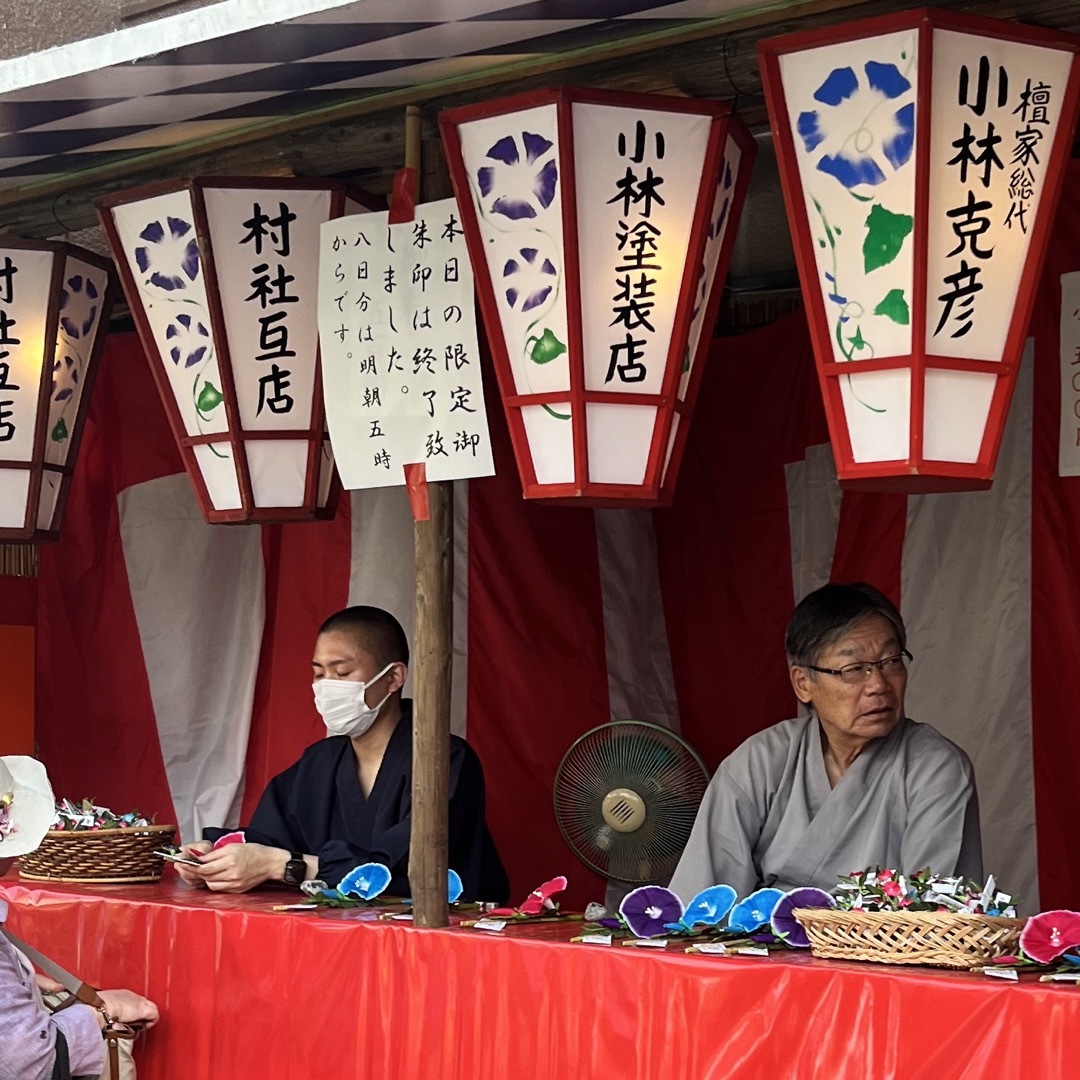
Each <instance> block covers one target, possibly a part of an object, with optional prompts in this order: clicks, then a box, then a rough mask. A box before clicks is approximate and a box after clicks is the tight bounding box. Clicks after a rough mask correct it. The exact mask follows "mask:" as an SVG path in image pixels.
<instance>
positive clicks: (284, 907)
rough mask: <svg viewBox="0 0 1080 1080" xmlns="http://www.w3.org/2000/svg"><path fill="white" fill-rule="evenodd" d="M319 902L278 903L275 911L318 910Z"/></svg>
mask: <svg viewBox="0 0 1080 1080" xmlns="http://www.w3.org/2000/svg"><path fill="white" fill-rule="evenodd" d="M318 908H319V905H318V904H278V906H277V907H275V908H274V910H275V911H317V910H318Z"/></svg>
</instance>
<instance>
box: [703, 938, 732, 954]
mask: <svg viewBox="0 0 1080 1080" xmlns="http://www.w3.org/2000/svg"><path fill="white" fill-rule="evenodd" d="M697 951H698V952H701V953H708V954H710V955H711V956H723V955H724V954H725V953H726V952H728V947H727V946H726V945H725V944H724V943H723V942H722V941H707V942H706V943H705V944H704V945H698V946H697Z"/></svg>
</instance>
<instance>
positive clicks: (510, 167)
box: [476, 131, 559, 221]
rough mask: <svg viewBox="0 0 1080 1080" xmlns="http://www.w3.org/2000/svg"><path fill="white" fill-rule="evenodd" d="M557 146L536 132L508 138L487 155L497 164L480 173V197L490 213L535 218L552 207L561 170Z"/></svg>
mask: <svg viewBox="0 0 1080 1080" xmlns="http://www.w3.org/2000/svg"><path fill="white" fill-rule="evenodd" d="M553 149H554V144H553V143H552V142H551V140H549V139H545V138H544V136H543V135H538V134H537V133H536V132H533V131H521V132H516V133H514V134H510V135H504V136H503V137H502V138H501V139H499V140H498V141H497V142H496V143H495V144H494V145H493V146H492V147H491V148H490V149H489V150H488V152H487V155H486V158H487V160H488V161H489V162H492V163H493V164H487V165H483V166H481V167H480V168H479V169H477V171H476V182H477V185H478V186H479V188H480V194H481V195H482V196H483V197H484V199H485V200H486V205H487V208H488V210H489V212H490V213H492V214H501V215H502V216H503V217H507V218H509V219H510V220H511V221H520V220H521V219H522V218H535V217H536V216H537V215H538V214H539V213H540V212H541V211H544V210H546V209H547V208H548V207H549V206H551V203H552V200H553V199H554V198H555V185H556V184H557V183H558V179H559V167H558V165H557V164H556V162H555V158H554V155H553V153H552V151H553Z"/></svg>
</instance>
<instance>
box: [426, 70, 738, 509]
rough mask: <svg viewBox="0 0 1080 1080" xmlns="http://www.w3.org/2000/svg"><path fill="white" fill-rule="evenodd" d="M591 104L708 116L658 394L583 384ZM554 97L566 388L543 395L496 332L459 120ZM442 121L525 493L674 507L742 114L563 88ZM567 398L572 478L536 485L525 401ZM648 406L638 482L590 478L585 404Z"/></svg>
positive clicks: (722, 267) (728, 233)
mask: <svg viewBox="0 0 1080 1080" xmlns="http://www.w3.org/2000/svg"><path fill="white" fill-rule="evenodd" d="M578 103H580V104H597V105H608V106H616V107H626V108H633V109H640V110H642V111H664V112H681V113H696V114H699V115H705V116H709V117H711V118H712V126H711V131H710V135H709V142H708V149H707V152H706V155H705V161H704V166H703V168H702V177H701V181H700V183H699V186H698V192H697V198H696V203H695V206H694V211H693V223H692V226H691V230H690V238H691V246H690V250H689V251H688V253H687V256H686V260H685V262H684V264H683V270H682V275H681V280H680V285H679V300H678V306H677V308H676V315H675V321H674V325H673V327H672V334H671V340H670V343H669V346H668V351H667V357H666V360H665V372H664V379H663V384H662V389H661V391H660V393H658V394H634V393H627V392H625V391H621V392H620V391H604V390H588V389H586V388H585V363H584V355H583V344H582V314H581V307H580V280H581V268H580V262H579V260H580V255H579V243H578V206H577V198H576V186H575V165H574V123H573V117H572V108H573V106H574V105H575V104H578ZM550 104H554V105H555V106H556V108H557V110H558V112H557V115H558V131H559V158H558V160H559V175H560V177H561V180H562V184H563V192H562V229H563V257H564V265H565V266H566V271H567V273H566V280H567V296H568V302H567V316H568V337H569V340H568V343H567V344H568V352H569V368H570V386H569V389H568V390H555V391H546V392H543V393H520V392H519V391H518V388H517V385H516V383H515V379H514V373H513V370H512V367H511V362H510V356H509V351H508V348H507V344H506V340H505V337H504V334H503V331H502V325H501V321H500V317H499V309H498V304H497V301H496V298H495V287H494V283H493V281H492V278H491V275H490V273H489V271H488V267H487V262H486V257H485V253H484V241H483V238H482V236H481V233H480V225H479V221H478V217H477V213H476V208H475V206H474V203H473V198H472V194H471V190H470V186H469V177H468V170H467V167H466V165H465V161H464V158H463V154H462V144H461V138H460V135H459V133H458V126H459V125H461V124H465V123H468V122H470V121H473V120H478V119H484V118H488V117H496V116H503V115H508V114H512V113H516V112H521V111H524V110H527V109H532V108H535V107H537V106H541V105H550ZM439 128H440V131H441V133H442V139H443V146H444V148H445V150H446V158H447V163H448V166H449V169H450V178H451V181H452V183H453V188H454V194H455V196H456V198H457V204H458V209H459V212H460V214H461V218H462V226H463V228H464V230H465V239H466V242H467V244H468V249H469V256H470V259H471V262H472V265H473V272H474V274H475V278H476V290H477V296H478V301H479V306H480V311H481V315H482V318H483V322H484V327H485V329H486V332H487V340H488V345H489V348H490V350H491V355H492V359H493V361H494V366H495V373H496V376H497V378H498V384H499V394H500V397H501V398H502V402H503V408H504V410H505V413H506V419H507V424H508V426H509V429H510V437H511V441H512V443H513V447H514V456H515V458H516V460H517V466H518V472H519V475H520V477H521V484H522V493H523V495H524V497H525V498H526V499H545V500H547V501H554V502H557V503H562V504H564V505H573V506H598V507H619V506H623V507H634V506H636V507H641V506H665V505H670V503H671V501H672V498H673V497H674V489H675V484H676V481H677V479H678V474H679V466H680V463H681V461H682V456H683V452H684V450H685V447H686V438H687V435H688V433H689V429H690V419H691V417H692V414H693V411H694V405H695V403H696V401H697V395H698V391H699V388H700V385H701V378H702V375H703V372H704V369H705V359H706V355H707V353H708V351H709V348H710V346H711V343H712V331H713V327H714V324H715V321H716V315H717V311H718V309H719V305H720V299H721V296H722V294H723V288H724V282H725V280H726V278H727V270H728V265H729V263H730V261H731V252H732V248H733V246H734V242H735V235H736V233H737V231H738V222H739V219H740V217H741V214H742V208H743V204H744V202H745V199H746V192H747V188H748V187H749V183H750V173H751V171H752V169H753V163H754V158H755V156H756V154H757V145H756V143H755V142H754V139H753V137H752V136H751V134H750V132H749V130H748V129H747V128H746V126H745V125H744V124H743V122H742V121H741V120H740V119H739V118H738V117H737V116H735V115H734V114H733V113H732V112H731V110H730V108H729V107H728V106H727V105H725V104H722V103H719V102H708V101H701V100H697V99H692V98H679V97H668V96H664V95H657V94H632V93H623V92H618V91H605V90H593V89H580V88H571V87H563V88H558V89H548V90H538V91H530V92H526V93H523V94H517V95H514V96H512V97H508V98H502V99H499V100H495V101H487V102H481V103H478V104H476V105H467V106H463V107H461V108H456V109H449V110H446V111H444V112H442V113H440V115H439ZM729 137H730V138H731V139H732V140H733V141H734V142H735V144H736V145H737V147H738V149H739V151H740V152H741V158H740V162H739V167H738V172H737V175H736V177H735V180H734V183H733V187H732V194H731V203H730V207H729V209H728V215H729V216H728V224H727V228H726V230H725V233H724V237H723V241H722V243H721V247H720V251H719V256H718V261H717V265H716V271H715V275H714V277H713V282H712V286H711V288H710V290H709V293H708V296H707V297H706V299H705V314H704V321H703V323H702V326H701V332H700V335H699V337H698V342H697V346H696V349H695V352H694V356H693V357H692V359H691V366H690V377H689V380H688V383H687V387H686V392H685V396H684V397H683V398H682V399H681V400H680V399H679V397H678V387H679V379H680V374H681V368H682V364H683V359H684V356H685V353H686V349H687V346H688V335H689V332H690V328H691V321H692V314H693V304H694V294H695V292H696V288H697V274H698V270H699V268H700V267H701V266H702V264H703V259H704V255H705V249H706V241H707V235H706V227H707V225H708V224H709V218H710V215H711V211H712V207H713V201H714V198H715V193H716V180H717V178H718V174H719V171H720V168H721V165H722V164H723V160H724V151H725V147H726V144H727V139H728V138H729ZM566 402H569V403H570V405H571V424H572V429H573V450H574V481H573V482H565V483H540V482H539V481H538V480H537V476H536V469H535V466H534V462H533V457H532V453H531V452H530V443H529V438H528V434H527V432H526V428H525V423H524V420H523V418H522V409H523V408H524V407H527V406H530V405H555V404H558V403H566ZM589 403H601V404H605V405H635V406H653V407H655V408H656V409H657V418H656V423H655V424H654V427H653V432H652V437H651V444H650V449H649V456H648V463H647V466H646V469H645V476H644V482H643V483H642V484H640V485H638V484H616V483H600V482H596V481H592V480H590V479H589V450H588V433H587V414H586V405H588V404H589ZM675 416H678V417H679V424H678V429H677V431H676V435H675V439H674V442H673V443H672V445H671V450H670V454H668V443H669V439H670V434H671V427H672V424H673V423H674V418H675Z"/></svg>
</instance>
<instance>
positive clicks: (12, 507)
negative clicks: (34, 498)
mask: <svg viewBox="0 0 1080 1080" xmlns="http://www.w3.org/2000/svg"><path fill="white" fill-rule="evenodd" d="M29 493H30V470H29V469H0V529H23V528H25V527H26V500H27V498H28V497H29Z"/></svg>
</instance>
